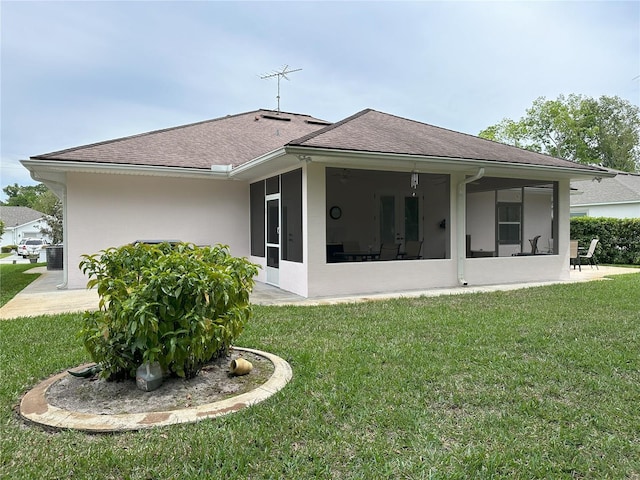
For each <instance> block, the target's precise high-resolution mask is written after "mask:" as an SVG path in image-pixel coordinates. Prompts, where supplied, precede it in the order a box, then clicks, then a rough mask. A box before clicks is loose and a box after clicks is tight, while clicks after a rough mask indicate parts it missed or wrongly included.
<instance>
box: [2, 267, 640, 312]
mask: <svg viewBox="0 0 640 480" xmlns="http://www.w3.org/2000/svg"><path fill="white" fill-rule="evenodd" d="M3 263H6V262H3ZM20 263H23V262H20ZM29 273H39V274H41V275H40V277H39V278H38V279H36V280H35V281H33V282H32V283H31V284H30V285H28V286H27V287H26V288H25V289H24V290H22V291H21V292H20V293H18V294H17V295H16V296H15V297H14V298H13V299H12V300H10V301H9V302H8V303H7V304H6V305H4V306H3V307H2V308H0V320H2V319H10V318H17V317H31V316H38V315H50V314H57V313H66V312H83V311H85V310H95V309H97V308H98V301H99V298H98V294H97V292H96V290H95V289H94V290H84V289H82V290H59V289H58V288H57V285H60V284H61V283H62V281H63V274H62V270H47V268H46V267H35V268H32V269H30V270H28V271H27V272H25V274H29ZM625 273H640V269H631V268H622V267H603V266H601V267H600V268H599V269H595V268H591V267H589V266H586V267H583V268H582V271H581V272H580V271H578V270H573V269H571V270H570V279H569V280H567V281H565V282H560V281H558V282H537V283H513V284H504V285H488V286H481V287H474V286H467V287H453V288H435V289H430V290H412V291H402V292H391V293H390V292H380V293H374V294H369V295H360V296H335V297H321V298H303V297H300V296H298V295H295V294H293V293H289V292H285V291H283V290H280V289H279V288H276V287H273V286H271V285H266V284H264V283H256V285H255V288H254V290H253V292H252V294H251V301H252V303H254V304H256V305H329V304H336V303H353V302H362V301H371V300H382V299H387V298H400V297H420V296H439V295H458V294H463V293H477V292H493V291H498V290H516V289H519V288H528V287H536V286H541V285H551V284H554V283H574V282H585V281H591V280H599V279H602V278H604V277H606V276H609V275H619V274H625Z"/></svg>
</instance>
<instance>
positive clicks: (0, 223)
mask: <svg viewBox="0 0 640 480" xmlns="http://www.w3.org/2000/svg"><path fill="white" fill-rule="evenodd" d="M2 235H4V222H3V221H2V220H0V237H1V236H2Z"/></svg>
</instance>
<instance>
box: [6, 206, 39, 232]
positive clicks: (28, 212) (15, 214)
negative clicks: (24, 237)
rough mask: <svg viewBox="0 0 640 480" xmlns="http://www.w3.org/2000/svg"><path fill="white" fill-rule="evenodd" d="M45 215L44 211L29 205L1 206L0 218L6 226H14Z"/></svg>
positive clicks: (33, 220)
mask: <svg viewBox="0 0 640 480" xmlns="http://www.w3.org/2000/svg"><path fill="white" fill-rule="evenodd" d="M42 217H44V213H42V212H38V211H37V210H34V209H33V208H29V207H5V206H0V220H2V221H3V222H4V225H5V227H6V228H14V227H18V226H21V225H25V224H27V223H30V222H35V221H36V220H40V219H41V218H42Z"/></svg>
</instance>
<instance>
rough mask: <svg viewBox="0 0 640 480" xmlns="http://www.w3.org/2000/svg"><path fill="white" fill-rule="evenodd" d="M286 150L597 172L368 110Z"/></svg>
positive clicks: (296, 142) (305, 138)
mask: <svg viewBox="0 0 640 480" xmlns="http://www.w3.org/2000/svg"><path fill="white" fill-rule="evenodd" d="M289 145H295V146H303V147H315V148H323V149H332V150H350V151H359V152H377V153H388V154H400V155H416V156H425V157H435V158H445V159H469V160H484V161H495V162H504V163H516V164H528V165H542V166H549V167H562V168H577V169H583V170H589V169H592V170H594V171H599V170H600V169H599V168H597V167H589V166H587V165H583V164H578V163H575V162H571V161H569V160H563V159H560V158H555V157H551V156H549V155H543V154H540V153H536V152H532V151H529V150H523V149H521V148H516V147H512V146H510V145H504V144H502V143H497V142H493V141H491V140H486V139H483V138H480V137H475V136H473V135H468V134H465V133H460V132H454V131H452V130H447V129H445V128H440V127H435V126H433V125H428V124H426V123H421V122H417V121H415V120H409V119H406V118H401V117H397V116H395V115H390V114H387V113H382V112H378V111H376V110H371V109H366V110H363V111H361V112H359V113H357V114H355V115H353V116H351V117H349V118H346V119H344V120H342V121H340V122H337V123H334V124H333V125H331V126H329V127H326V128H323V129H322V130H317V131H315V132H312V133H310V134H308V135H307V136H305V137H303V138H300V139H297V140H293V141H292V142H290V143H289Z"/></svg>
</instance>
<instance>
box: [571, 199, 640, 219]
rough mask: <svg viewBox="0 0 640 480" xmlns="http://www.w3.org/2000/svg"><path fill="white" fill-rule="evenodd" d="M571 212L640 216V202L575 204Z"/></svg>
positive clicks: (590, 215) (596, 215)
mask: <svg viewBox="0 0 640 480" xmlns="http://www.w3.org/2000/svg"><path fill="white" fill-rule="evenodd" d="M571 213H573V214H580V215H586V216H587V217H610V218H640V202H635V203H618V204H609V205H576V206H574V207H571Z"/></svg>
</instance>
